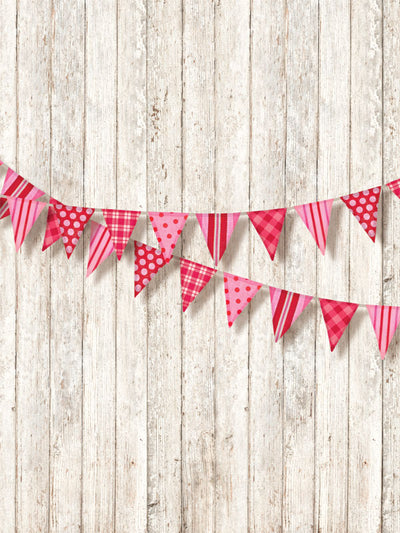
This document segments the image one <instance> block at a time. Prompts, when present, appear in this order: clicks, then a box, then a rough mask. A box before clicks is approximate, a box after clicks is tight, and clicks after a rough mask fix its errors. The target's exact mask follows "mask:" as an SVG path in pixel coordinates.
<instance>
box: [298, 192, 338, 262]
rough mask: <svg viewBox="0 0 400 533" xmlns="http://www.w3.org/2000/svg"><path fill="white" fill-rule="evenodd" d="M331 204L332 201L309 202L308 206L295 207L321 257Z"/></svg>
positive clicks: (323, 252)
mask: <svg viewBox="0 0 400 533" xmlns="http://www.w3.org/2000/svg"><path fill="white" fill-rule="evenodd" d="M332 204H333V199H331V200H323V201H321V202H311V203H310V204H304V205H297V206H296V207H295V209H296V211H297V213H298V214H299V215H300V217H301V219H302V221H303V222H304V224H305V225H306V226H307V228H308V230H309V231H310V233H311V235H312V236H313V237H314V239H315V242H316V243H317V246H318V248H319V249H320V250H321V252H322V254H323V255H324V254H325V248H326V236H327V234H328V228H329V219H330V217H331V210H332Z"/></svg>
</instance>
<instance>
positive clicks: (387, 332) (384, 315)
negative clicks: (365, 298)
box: [367, 305, 400, 359]
mask: <svg viewBox="0 0 400 533" xmlns="http://www.w3.org/2000/svg"><path fill="white" fill-rule="evenodd" d="M367 309H368V314H369V316H370V319H371V322H372V326H373V328H374V331H375V335H376V338H377V340H378V345H379V351H380V353H381V358H382V359H384V358H385V355H386V352H387V350H388V348H389V344H390V341H391V340H392V338H393V335H394V333H395V331H396V329H397V326H398V325H399V321H400V307H395V306H392V305H367Z"/></svg>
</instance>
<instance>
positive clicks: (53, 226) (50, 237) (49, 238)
mask: <svg viewBox="0 0 400 533" xmlns="http://www.w3.org/2000/svg"><path fill="white" fill-rule="evenodd" d="M60 237H62V234H61V230H60V225H59V223H58V218H57V216H56V212H55V210H54V207H53V206H52V205H51V204H50V205H49V210H48V212H47V225H46V233H45V235H44V240H43V246H42V252H44V251H45V250H47V248H48V247H49V246H51V245H52V244H54V243H55V242H56V241H58V239H59V238H60Z"/></svg>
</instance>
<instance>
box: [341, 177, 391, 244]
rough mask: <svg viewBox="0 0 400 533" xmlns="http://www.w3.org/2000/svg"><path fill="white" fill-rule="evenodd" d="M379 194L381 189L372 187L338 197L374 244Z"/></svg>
mask: <svg viewBox="0 0 400 533" xmlns="http://www.w3.org/2000/svg"><path fill="white" fill-rule="evenodd" d="M380 194H381V187H373V188H372V189H367V190H365V191H360V192H355V193H353V194H347V195H346V196H341V197H340V198H341V200H343V202H344V203H345V204H346V205H347V207H348V208H349V209H350V211H351V212H352V213H353V215H354V216H355V217H356V219H357V220H358V222H359V223H360V224H361V227H362V228H363V230H364V231H365V233H366V234H367V235H368V237H370V239H371V240H372V242H375V237H376V224H377V218H378V207H379V197H380Z"/></svg>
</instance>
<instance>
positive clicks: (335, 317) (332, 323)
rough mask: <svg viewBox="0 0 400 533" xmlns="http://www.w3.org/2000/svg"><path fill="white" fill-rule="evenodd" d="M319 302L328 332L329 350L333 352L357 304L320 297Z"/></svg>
mask: <svg viewBox="0 0 400 533" xmlns="http://www.w3.org/2000/svg"><path fill="white" fill-rule="evenodd" d="M319 303H320V305H321V309H322V315H323V317H324V320H325V324H326V329H327V332H328V337H329V344H330V346H331V352H333V350H334V349H335V347H336V345H337V343H338V342H339V340H340V338H341V336H342V335H343V333H344V331H345V329H346V328H347V326H348V325H349V324H350V320H351V319H352V318H353V315H354V313H355V312H356V311H357V308H358V304H352V303H350V302H336V301H335V300H328V299H326V298H320V299H319Z"/></svg>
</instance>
